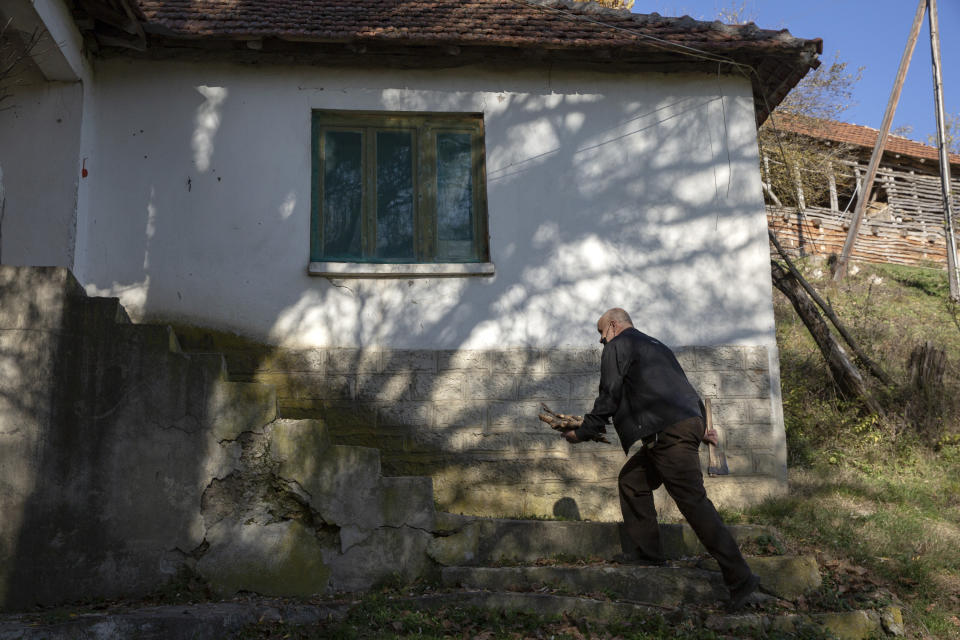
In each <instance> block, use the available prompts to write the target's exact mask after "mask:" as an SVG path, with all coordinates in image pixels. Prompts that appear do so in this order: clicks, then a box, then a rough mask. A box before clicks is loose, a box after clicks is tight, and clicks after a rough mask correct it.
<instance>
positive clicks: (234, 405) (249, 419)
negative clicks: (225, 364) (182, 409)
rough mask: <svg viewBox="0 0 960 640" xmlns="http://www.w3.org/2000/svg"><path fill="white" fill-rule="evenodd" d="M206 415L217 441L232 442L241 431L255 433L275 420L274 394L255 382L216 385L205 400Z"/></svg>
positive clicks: (226, 382)
mask: <svg viewBox="0 0 960 640" xmlns="http://www.w3.org/2000/svg"><path fill="white" fill-rule="evenodd" d="M206 411H207V412H208V416H209V418H210V423H211V424H212V425H213V436H214V438H216V439H217V440H219V441H222V440H235V439H236V438H237V437H238V436H239V435H240V434H241V433H243V432H244V431H259V430H261V429H263V428H264V427H265V426H266V425H268V424H270V423H271V422H273V421H274V420H276V418H277V390H276V389H275V388H274V387H273V386H271V385H265V384H258V383H255V382H229V381H225V380H224V381H219V382H217V383H216V384H215V385H213V389H212V390H211V393H210V396H209V397H208V398H207V407H206Z"/></svg>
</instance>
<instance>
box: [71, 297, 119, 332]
mask: <svg viewBox="0 0 960 640" xmlns="http://www.w3.org/2000/svg"><path fill="white" fill-rule="evenodd" d="M80 300H81V302H80V305H79V309H80V313H79V314H77V316H76V318H75V319H76V320H78V321H80V322H83V323H84V325H85V326H86V325H88V324H89V323H91V322H95V323H99V322H104V323H108V324H131V322H130V316H128V315H127V310H126V309H124V308H123V305H121V304H120V298H100V297H97V298H81V299H80Z"/></svg>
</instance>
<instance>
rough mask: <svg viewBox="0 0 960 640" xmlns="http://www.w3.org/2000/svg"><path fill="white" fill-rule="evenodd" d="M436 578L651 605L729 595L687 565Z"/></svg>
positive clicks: (453, 573)
mask: <svg viewBox="0 0 960 640" xmlns="http://www.w3.org/2000/svg"><path fill="white" fill-rule="evenodd" d="M441 579H442V581H443V585H444V586H445V587H448V588H463V589H489V590H492V591H537V590H540V589H544V588H548V589H556V590H559V591H561V592H563V593H568V594H575V595H589V594H603V595H604V596H606V597H608V598H611V599H617V600H629V601H632V602H634V603H639V604H644V605H647V606H651V607H670V608H673V607H679V606H680V605H683V604H713V603H717V602H722V601H724V600H726V599H727V598H728V594H727V590H726V588H725V587H724V586H723V580H722V579H721V577H720V574H719V573H716V572H712V571H705V570H703V569H694V568H688V567H636V566H609V565H608V566H586V567H560V566H551V567H529V566H527V567H444V568H443V569H442V570H441Z"/></svg>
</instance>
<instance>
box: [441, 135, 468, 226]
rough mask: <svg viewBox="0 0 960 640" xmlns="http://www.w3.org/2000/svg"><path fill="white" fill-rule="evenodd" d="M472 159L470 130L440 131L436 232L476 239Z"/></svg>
mask: <svg viewBox="0 0 960 640" xmlns="http://www.w3.org/2000/svg"><path fill="white" fill-rule="evenodd" d="M472 169H473V160H472V153H471V145H470V134H469V133H438V134H437V234H438V235H439V239H440V241H441V243H442V242H443V241H455V242H470V243H472V241H473V170H472Z"/></svg>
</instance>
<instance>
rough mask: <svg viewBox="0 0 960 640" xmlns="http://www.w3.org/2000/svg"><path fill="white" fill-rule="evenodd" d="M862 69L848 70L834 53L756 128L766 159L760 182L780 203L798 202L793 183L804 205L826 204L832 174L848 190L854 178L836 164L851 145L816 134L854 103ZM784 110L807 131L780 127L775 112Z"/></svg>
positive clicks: (848, 157) (848, 155)
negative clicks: (805, 132) (855, 88)
mask: <svg viewBox="0 0 960 640" xmlns="http://www.w3.org/2000/svg"><path fill="white" fill-rule="evenodd" d="M862 73H863V67H860V68H858V69H857V70H856V71H851V70H849V68H848V65H847V63H846V62H843V61H841V60H840V58H839V56H838V55H837V54H834V57H833V61H832V62H830V63H829V64H823V65H821V66H820V67H819V68H818V69H816V70H815V71H813V72H811V73H808V74H807V75H806V77H804V79H803V80H801V81H800V83H799V84H798V85H797V86H796V87H794V89H793V91H791V92H790V93H789V94H787V97H786V98H784V100H783V102H781V103H780V105H779V106H778V107H777V108H776V109H775V110H774V111H773V114H772V115H771V117H770V118H768V119H767V121H766V122H765V123H764V124H763V126H762V127H761V128H760V131H759V134H758V138H759V143H760V153H761V157H763V156H766V157H767V158H768V161H767V162H765V163H764V164H763V166H762V167H761V169H762V171H763V172H764V181H765V182H766V183H767V184H769V185H770V190H771V191H772V192H773V194H774V196H775V197H776V198H777V199H778V200H779V201H780V203H781V204H785V205H791V206H800V204H801V203H800V202H799V196H798V188H799V189H801V190H802V192H803V194H804V200H805V203H806V204H807V205H810V204H817V203H822V204H826V202H828V198H829V195H828V194H829V191H830V181H831V179H833V180H834V181H835V184H836V186H837V187H839V188H840V189H841V191H848V192H850V193H852V191H853V188H854V177H853V176H852V175H851V174H850V173H849V172H844V171H841V168H842V167H843V165H844V164H847V163H850V162H853V161H854V160H855V154H854V147H853V146H852V145H845V144H838V143H833V144H830V145H827V144H825V143H823V142H822V141H821V140H819V139H818V137H819V136H818V135H817V133H818V131H821V130H823V129H824V128H825V127H827V126H829V121H836V120H839V119H840V117H841V114H843V112H844V111H846V110H847V109H849V108H850V107H851V106H852V105H853V90H854V86H855V85H856V83H857V82H858V81H859V80H860V77H861V75H862ZM785 113H786V114H789V115H791V116H795V117H798V118H800V119H802V121H803V124H804V129H806V130H807V131H808V132H809V134H798V133H793V132H785V131H783V130H781V129H779V128H778V126H777V117H778V116H779V115H782V114H785Z"/></svg>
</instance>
